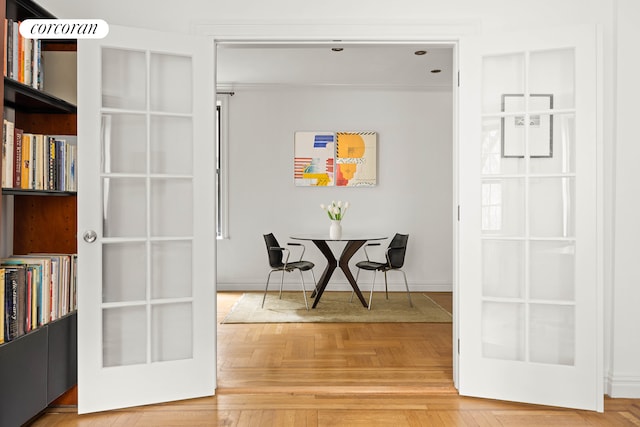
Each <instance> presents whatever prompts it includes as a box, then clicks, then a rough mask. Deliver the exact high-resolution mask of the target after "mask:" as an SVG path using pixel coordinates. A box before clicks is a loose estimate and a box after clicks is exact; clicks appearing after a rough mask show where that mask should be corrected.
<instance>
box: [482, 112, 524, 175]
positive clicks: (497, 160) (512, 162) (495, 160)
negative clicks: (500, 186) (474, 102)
mask: <svg viewBox="0 0 640 427" xmlns="http://www.w3.org/2000/svg"><path fill="white" fill-rule="evenodd" d="M523 172H524V159H523V158H519V157H504V156H503V155H502V120H501V119H500V118H497V117H496V118H490V119H484V120H483V122H482V173H483V174H485V175H489V174H519V173H523Z"/></svg>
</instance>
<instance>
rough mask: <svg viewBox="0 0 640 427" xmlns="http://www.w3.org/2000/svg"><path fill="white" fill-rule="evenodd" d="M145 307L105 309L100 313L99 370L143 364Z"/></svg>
mask: <svg viewBox="0 0 640 427" xmlns="http://www.w3.org/2000/svg"><path fill="white" fill-rule="evenodd" d="M146 313H147V311H146V308H145V307H122V308H107V309H105V310H103V311H102V366H104V367H108V366H123V365H135V364H139V363H146V361H147V314H146Z"/></svg>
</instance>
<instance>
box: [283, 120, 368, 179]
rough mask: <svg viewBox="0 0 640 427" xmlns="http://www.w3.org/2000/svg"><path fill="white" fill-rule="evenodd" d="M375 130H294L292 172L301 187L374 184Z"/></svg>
mask: <svg viewBox="0 0 640 427" xmlns="http://www.w3.org/2000/svg"><path fill="white" fill-rule="evenodd" d="M377 142H378V135H377V133H376V132H330V131H327V132H303V131H301V132H295V135H294V166H293V176H294V182H295V185H296V186H303V187H324V186H335V187H371V186H374V185H376V184H377Z"/></svg>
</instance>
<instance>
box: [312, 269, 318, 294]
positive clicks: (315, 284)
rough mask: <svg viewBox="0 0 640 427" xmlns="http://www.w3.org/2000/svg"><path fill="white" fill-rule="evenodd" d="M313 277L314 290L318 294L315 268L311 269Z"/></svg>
mask: <svg viewBox="0 0 640 427" xmlns="http://www.w3.org/2000/svg"><path fill="white" fill-rule="evenodd" d="M311 276H312V277H313V288H314V289H315V290H316V294H317V293H318V282H316V275H315V273H314V272H313V268H312V269H311Z"/></svg>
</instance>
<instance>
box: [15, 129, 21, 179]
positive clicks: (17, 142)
mask: <svg viewBox="0 0 640 427" xmlns="http://www.w3.org/2000/svg"><path fill="white" fill-rule="evenodd" d="M22 134H23V131H22V129H19V128H14V132H13V135H14V138H13V149H14V151H15V154H14V156H13V164H14V167H13V188H21V187H22V184H21V182H22Z"/></svg>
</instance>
